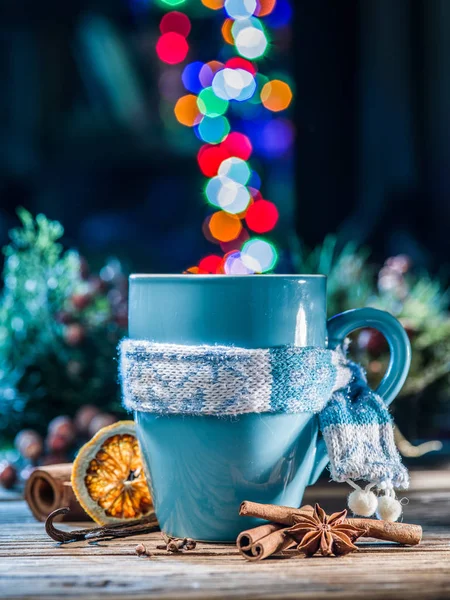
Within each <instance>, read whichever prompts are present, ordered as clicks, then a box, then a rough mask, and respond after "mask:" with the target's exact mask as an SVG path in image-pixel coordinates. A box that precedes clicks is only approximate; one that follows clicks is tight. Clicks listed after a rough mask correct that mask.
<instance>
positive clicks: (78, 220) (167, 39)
mask: <svg viewBox="0 0 450 600" xmlns="http://www.w3.org/2000/svg"><path fill="white" fill-rule="evenodd" d="M0 44H1V54H0V80H1V82H2V90H3V91H2V94H1V97H0V105H1V110H0V199H1V201H0V243H1V245H3V246H6V248H5V262H4V272H3V279H2V292H1V294H2V295H1V298H0V344H1V345H0V416H1V419H0V435H1V439H2V441H1V445H2V446H3V447H5V448H8V447H11V448H14V446H13V440H14V437H15V436H16V434H18V433H19V434H20V433H23V432H24V431H25V432H28V433H27V435H28V437H27V435H25V437H24V438H23V439H25V441H26V443H25V442H24V441H23V440H22V442H20V437H19V440H18V441H17V439H16V443H15V450H11V452H15V453H16V454H17V452H19V454H20V461H22V462H21V463H20V464H21V467H20V468H22V466H23V464H25V466H27V465H30V464H36V463H37V462H39V461H42V460H47V461H49V462H51V461H53V462H58V461H61V460H63V459H64V460H67V458H69V459H70V458H71V456H72V455H73V452H74V451H75V450H76V447H77V445H79V440H80V439H85V438H87V437H89V436H90V435H92V434H93V433H94V432H95V431H96V430H97V429H98V428H99V427H100V426H102V425H104V424H106V423H108V422H111V421H113V420H115V419H116V418H118V417H120V416H121V414H122V413H121V409H120V399H119V395H118V388H117V381H116V364H115V363H114V357H115V347H116V344H117V342H118V340H119V339H120V338H121V336H123V335H124V334H125V333H126V327H127V283H126V277H127V275H128V273H129V272H133V271H135V272H136V271H144V272H151V273H164V272H169V273H180V272H188V273H191V274H192V275H193V276H195V274H196V273H225V274H236V273H242V274H248V275H249V276H251V274H253V273H267V272H277V273H295V272H303V273H316V272H321V273H325V274H328V275H329V277H330V279H329V312H330V315H331V314H334V313H336V312H339V311H342V310H345V309H348V308H355V307H358V306H365V305H372V306H375V307H378V308H382V309H384V310H388V311H390V312H391V313H393V314H394V315H395V316H397V317H398V318H400V319H401V320H402V322H403V324H404V325H405V327H406V329H407V332H408V335H409V337H410V339H411V342H412V345H413V351H414V359H413V366H412V370H411V375H410V377H409V378H408V381H407V383H406V385H405V387H404V389H403V391H402V394H401V396H400V397H399V399H398V400H397V401H396V402H395V404H394V415H395V419H396V422H397V425H398V434H397V443H398V444H399V447H400V449H401V450H402V452H403V453H404V454H405V456H407V457H409V458H410V459H411V460H413V461H414V460H415V461H416V463H417V464H422V463H423V462H426V463H427V464H441V463H442V461H446V460H447V457H448V455H449V448H450V442H449V440H450V376H449V373H450V317H449V312H448V308H449V300H450V298H449V295H448V292H447V288H448V284H449V259H450V236H449V234H448V230H449V227H450V201H449V194H448V187H449V186H450V181H449V175H448V174H449V173H450V169H449V168H448V167H449V165H448V163H449V159H450V147H449V146H450V131H449V124H450V117H449V112H448V106H449V104H450V65H449V64H448V63H449V61H450V58H449V57H450V5H449V3H448V2H446V0H396V1H395V2H391V1H390V0H364V1H363V0H347V1H346V2H344V3H342V2H341V3H336V2H335V1H334V0H296V1H295V2H294V1H293V0H74V1H72V2H70V3H61V2H56V1H55V0H42V2H40V3H39V4H36V3H34V2H31V1H29V0H14V1H13V0H3V2H2V3H1V6H0ZM18 211H19V213H18ZM38 215H40V216H38ZM352 352H353V354H354V355H355V357H356V358H358V360H360V361H362V362H363V363H364V364H365V366H366V367H367V370H368V377H369V379H370V380H371V382H373V384H376V382H377V381H378V380H379V379H380V377H381V376H382V373H383V372H384V369H385V368H386V363H387V360H388V352H387V347H386V344H385V341H384V339H383V338H382V337H381V336H380V335H379V334H377V333H376V332H374V331H370V330H367V331H363V332H360V333H358V334H357V335H355V337H354V340H353V344H352ZM94 406H95V407H96V408H95V409H94ZM95 418H96V419H97V421H95ZM55 419H56V425H55V424H53V425H51V423H52V422H53V421H52V420H55ZM58 419H59V420H58ZM74 419H75V421H74ZM49 423H50V425H49ZM80 423H81V424H80ZM29 431H31V432H32V433H31V434H30V433H29ZM30 436H31V437H30ZM33 436H34V437H33ZM22 437H23V436H22ZM30 440H31V441H30ZM32 442H33V443H34V446H33V448H35V450H34V451H31V450H28V451H26V450H23V448H24V447H26V448H30V447H32ZM21 444H22V445H21ZM402 444H403V445H402ZM423 444H425V445H423ZM20 448H22V450H20ZM14 460H15V459H14Z"/></svg>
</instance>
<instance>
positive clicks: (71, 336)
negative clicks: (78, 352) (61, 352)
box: [64, 323, 86, 346]
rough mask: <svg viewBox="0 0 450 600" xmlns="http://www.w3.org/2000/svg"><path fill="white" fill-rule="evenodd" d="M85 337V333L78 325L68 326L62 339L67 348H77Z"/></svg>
mask: <svg viewBox="0 0 450 600" xmlns="http://www.w3.org/2000/svg"><path fill="white" fill-rule="evenodd" d="M85 337H86V331H85V329H84V327H83V326H82V325H80V324H79V323H73V324H72V325H68V326H67V327H66V329H65V331H64V339H65V340H66V344H68V345H69V346H79V345H80V344H81V342H82V341H83V340H84V338H85Z"/></svg>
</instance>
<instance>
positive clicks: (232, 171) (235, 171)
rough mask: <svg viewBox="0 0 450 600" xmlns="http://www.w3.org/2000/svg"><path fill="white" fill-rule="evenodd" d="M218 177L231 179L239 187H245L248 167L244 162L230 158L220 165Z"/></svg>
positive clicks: (247, 178)
mask: <svg viewBox="0 0 450 600" xmlns="http://www.w3.org/2000/svg"><path fill="white" fill-rule="evenodd" d="M219 175H222V176H223V177H228V178H229V179H232V180H233V181H236V182H237V183H240V184H241V185H246V184H247V182H248V180H249V179H250V167H249V166H248V164H247V163H246V162H245V160H242V159H241V158H237V157H235V156H232V157H230V158H227V159H226V160H224V161H223V163H222V164H221V165H220V167H219ZM247 204H248V203H247ZM244 208H245V207H244ZM242 210H244V209H242Z"/></svg>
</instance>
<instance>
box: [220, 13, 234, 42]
mask: <svg viewBox="0 0 450 600" xmlns="http://www.w3.org/2000/svg"><path fill="white" fill-rule="evenodd" d="M233 23H234V21H233V19H225V21H224V22H223V25H222V37H223V39H224V40H225V42H226V43H227V44H230V46H233V45H234V38H233V34H232V33H231V28H232V27H233Z"/></svg>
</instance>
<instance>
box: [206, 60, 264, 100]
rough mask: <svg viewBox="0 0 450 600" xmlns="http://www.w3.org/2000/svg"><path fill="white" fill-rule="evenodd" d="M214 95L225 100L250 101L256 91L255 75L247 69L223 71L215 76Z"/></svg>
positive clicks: (213, 83) (227, 69)
mask: <svg viewBox="0 0 450 600" xmlns="http://www.w3.org/2000/svg"><path fill="white" fill-rule="evenodd" d="M212 88H213V90H214V93H215V94H216V96H218V97H219V98H223V99H224V100H238V101H240V102H242V101H244V100H248V99H249V98H251V97H252V96H253V94H254V93H255V90H256V82H255V79H254V77H253V75H252V74H251V73H250V72H249V71H246V70H245V69H229V68H225V69H221V70H220V71H218V72H217V73H216V74H215V75H214V79H213V82H212Z"/></svg>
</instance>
